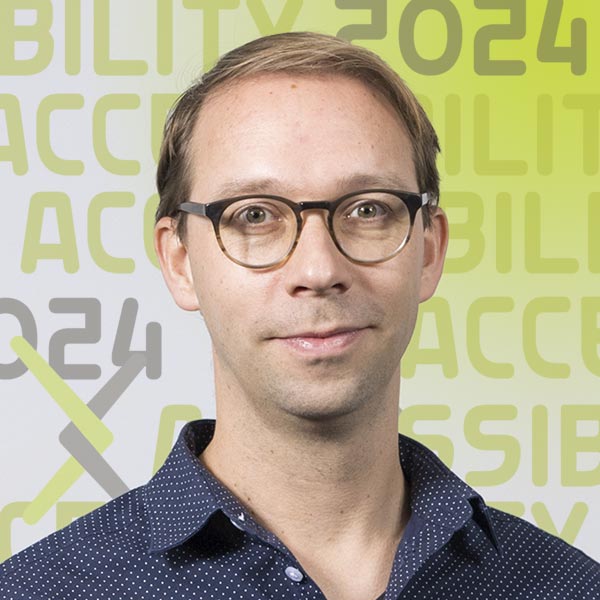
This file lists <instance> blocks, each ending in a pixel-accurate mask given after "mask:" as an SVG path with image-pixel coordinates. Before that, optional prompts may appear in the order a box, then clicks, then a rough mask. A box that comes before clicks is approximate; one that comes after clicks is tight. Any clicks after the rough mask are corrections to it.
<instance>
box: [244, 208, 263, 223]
mask: <svg viewBox="0 0 600 600" xmlns="http://www.w3.org/2000/svg"><path fill="white" fill-rule="evenodd" d="M268 215H269V211H268V210H266V209H265V208H264V207H262V206H249V207H248V208H245V209H244V210H242V211H241V212H240V214H239V217H240V218H241V219H243V220H244V221H246V222H247V223H250V224H251V225H259V224H260V223H264V221H265V220H266V219H267V217H268Z"/></svg>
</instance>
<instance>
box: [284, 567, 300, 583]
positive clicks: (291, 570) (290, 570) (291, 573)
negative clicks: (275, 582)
mask: <svg viewBox="0 0 600 600" xmlns="http://www.w3.org/2000/svg"><path fill="white" fill-rule="evenodd" d="M285 574H286V575H287V576H288V577H289V578H290V579H291V580H292V581H295V582H296V583H299V582H300V581H302V580H303V579H304V575H302V573H301V572H300V571H299V570H298V569H296V568H295V567H286V568H285Z"/></svg>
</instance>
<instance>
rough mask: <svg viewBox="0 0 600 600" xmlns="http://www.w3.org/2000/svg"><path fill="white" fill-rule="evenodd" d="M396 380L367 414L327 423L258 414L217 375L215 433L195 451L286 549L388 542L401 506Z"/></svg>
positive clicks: (402, 517)
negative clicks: (222, 382) (202, 449)
mask: <svg viewBox="0 0 600 600" xmlns="http://www.w3.org/2000/svg"><path fill="white" fill-rule="evenodd" d="M394 379H395V381H394V382H393V383H392V384H391V385H390V386H388V387H389V389H387V390H385V398H384V399H383V401H382V400H381V399H380V401H379V402H365V403H364V405H365V407H366V409H369V410H368V411H367V410H366V409H365V412H366V413H368V414H365V415H357V414H350V415H344V416H342V417H336V419H335V420H332V421H310V420H307V419H298V418H297V417H291V416H289V415H285V416H283V415H280V418H276V416H274V415H272V414H270V415H269V416H268V417H265V415H263V414H261V413H259V412H258V411H256V409H255V408H254V407H253V405H252V403H250V402H246V401H243V400H242V401H240V398H243V393H239V392H241V390H236V391H235V393H232V392H233V387H232V386H231V385H228V386H220V385H219V381H218V379H217V382H216V392H217V423H216V429H215V435H214V437H213V439H212V440H211V442H210V444H209V445H208V447H207V448H206V449H205V451H204V452H203V454H202V455H201V457H200V458H201V460H202V461H203V463H204V464H205V465H206V467H207V468H208V469H209V470H210V471H211V472H212V473H213V475H215V477H216V478H217V479H219V480H220V481H221V482H222V483H223V484H224V485H225V486H226V487H228V488H229V489H230V490H231V491H232V492H233V493H234V494H235V495H236V496H237V497H238V498H239V500H240V501H241V502H242V504H244V505H245V506H246V507H247V509H248V511H249V512H250V513H251V514H252V516H253V517H254V519H255V520H256V521H257V522H258V523H260V524H261V525H262V526H263V527H265V528H266V529H268V530H270V531H272V532H273V533H275V534H276V535H277V536H278V537H279V538H280V539H281V540H282V541H283V542H284V543H285V544H286V545H287V546H288V547H290V549H292V551H294V548H303V549H306V548H308V549H311V548H320V547H323V545H324V542H327V547H328V548H329V549H330V550H331V551H332V552H333V549H334V548H338V547H339V548H342V547H343V548H345V549H346V550H347V549H348V548H349V547H354V548H356V550H357V551H358V550H359V549H361V550H362V551H364V550H367V549H372V550H373V551H376V550H377V549H378V548H379V549H382V548H383V547H385V548H386V549H389V548H390V547H392V546H393V547H394V548H395V547H396V546H397V544H398V542H399V540H400V537H401V534H402V531H403V528H404V526H405V524H406V521H407V517H408V513H407V502H406V501H405V480H404V477H403V474H402V469H401V467H400V462H399V456H398V430H397V423H398V394H399V373H398V377H397V378H394ZM374 408H377V410H374ZM274 499H276V501H274ZM382 551H383V550H382Z"/></svg>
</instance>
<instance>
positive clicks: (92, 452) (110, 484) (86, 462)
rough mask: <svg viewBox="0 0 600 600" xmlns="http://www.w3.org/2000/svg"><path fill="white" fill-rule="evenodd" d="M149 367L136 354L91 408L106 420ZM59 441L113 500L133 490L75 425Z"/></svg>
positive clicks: (100, 391) (99, 395)
mask: <svg viewBox="0 0 600 600" xmlns="http://www.w3.org/2000/svg"><path fill="white" fill-rule="evenodd" d="M145 366H146V356H145V355H144V354H142V353H139V354H132V355H131V356H130V357H129V359H128V360H127V361H126V362H125V364H124V365H123V366H122V367H121V368H120V369H119V370H118V371H117V372H116V373H115V374H114V375H113V376H112V377H111V378H110V379H109V380H108V381H107V382H106V383H105V384H104V385H103V386H102V387H101V388H100V389H99V390H98V392H96V394H95V395H94V397H93V398H92V399H91V400H90V401H89V402H88V403H87V406H88V407H89V408H90V410H91V411H92V412H93V413H94V414H95V415H96V416H97V417H98V418H99V419H102V418H103V417H104V416H105V415H106V413H107V412H108V411H109V410H110V409H111V408H112V407H113V406H114V405H115V403H116V402H117V400H118V399H119V398H120V397H121V395H122V394H123V392H125V390H126V389H127V388H128V387H129V385H130V384H131V383H132V381H133V380H134V379H135V378H136V377H137V376H138V375H139V373H140V372H141V370H142V369H143V368H144V367H145ZM58 439H59V441H60V443H61V444H62V445H63V446H64V447H65V448H66V449H67V450H68V451H69V452H70V453H71V455H72V456H73V458H75V460H77V462H79V464H81V466H82V467H83V468H84V469H85V470H86V471H87V472H88V473H89V474H90V475H91V476H92V477H93V478H94V479H95V480H96V481H97V482H98V483H99V484H100V486H102V488H103V489H104V490H105V491H106V492H107V493H108V494H109V495H110V496H111V498H116V497H117V496H120V495H121V494H124V493H125V492H128V491H129V488H128V486H127V485H126V484H125V482H124V481H123V480H122V479H121V478H120V477H119V475H118V474H117V473H116V472H115V470H114V469H113V468H112V467H111V466H110V465H109V464H108V463H107V462H106V459H105V458H104V457H103V456H102V455H101V454H100V453H99V452H98V451H97V450H96V449H95V448H94V447H93V446H92V444H90V442H89V441H88V440H87V439H86V438H85V436H84V435H83V434H82V433H81V432H80V431H79V429H77V427H75V425H74V424H73V423H69V424H68V425H67V426H66V427H65V428H64V429H63V430H62V431H61V432H60V434H59V436H58Z"/></svg>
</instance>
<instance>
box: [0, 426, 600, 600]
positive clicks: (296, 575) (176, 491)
mask: <svg viewBox="0 0 600 600" xmlns="http://www.w3.org/2000/svg"><path fill="white" fill-rule="evenodd" d="M213 433H214V421H212V420H202V421H195V422H193V423H189V424H188V425H186V426H185V427H184V429H183V430H182V432H181V434H180V437H179V440H178V441H177V443H176V445H175V447H174V448H173V450H172V452H171V454H170V455H169V457H168V459H167V461H166V462H165V464H164V465H163V467H162V468H161V469H160V470H159V471H158V473H157V474H156V475H155V476H154V477H153V478H152V479H151V480H150V482H149V483H148V484H147V485H145V486H142V487H140V488H138V489H135V490H132V491H131V492H129V493H127V494H125V495H124V496H121V497H120V498H117V499H115V500H113V501H111V502H109V503H108V504H106V505H104V506H103V507H101V508H99V509H98V510H95V511H93V512H92V513H90V514H89V515H86V516H85V517H82V518H81V519H78V520H77V521H75V522H74V523H72V524H71V525H69V526H68V527H66V528H64V529H62V530H61V531H58V532H56V533H54V534H52V535H50V536H48V537H47V538H45V539H43V540H41V541H40V542H38V543H36V544H34V545H33V546H31V547H30V548H27V549H26V550H24V551H23V552H20V553H19V554H16V555H15V556H13V557H12V558H11V559H9V560H8V561H6V562H5V563H3V564H2V565H0V599H1V600H84V599H85V600H91V599H94V600H95V599H98V600H99V599H102V600H117V599H118V600H129V599H135V600H149V599H153V600H167V599H168V600H172V599H177V600H188V599H189V600H191V599H194V600H231V599H236V600H237V599H243V600H246V599H247V600H250V599H254V600H266V599H277V598H284V599H288V598H289V599H298V600H317V599H318V600H323V598H324V595H323V593H322V592H321V591H320V589H319V588H318V586H317V585H316V584H315V582H314V581H313V580H312V579H311V578H310V575H309V574H308V573H306V572H305V571H304V570H303V568H302V565H301V564H300V563H299V562H298V561H297V560H296V558H295V557H294V556H293V554H292V553H291V552H290V551H289V550H288V549H287V548H286V547H285V545H284V544H283V543H282V542H281V541H280V540H279V539H278V538H277V537H276V536H275V535H273V534H272V533H271V532H270V531H267V530H265V529H264V528H262V527H261V526H260V525H259V524H258V523H256V522H255V521H254V520H253V519H252V517H251V515H250V513H249V512H248V511H246V509H245V507H244V506H243V505H242V504H241V503H240V502H239V500H238V499H237V498H236V497H235V496H234V495H233V494H232V493H231V492H230V491H229V490H228V489H227V488H225V487H224V486H223V485H222V484H221V483H220V482H219V481H217V480H216V479H215V478H214V477H213V476H212V475H211V474H210V473H209V472H208V471H207V470H206V469H205V468H204V466H203V465H202V463H201V462H200V461H199V460H198V459H197V455H198V454H200V453H201V452H202V450H203V449H204V448H205V447H206V445H207V444H208V442H209V441H210V440H211V438H212V436H213ZM399 449H400V460H401V464H402V468H403V471H404V473H405V475H406V478H407V480H408V481H409V484H410V485H409V490H410V506H411V511H412V512H411V518H410V521H409V523H408V526H407V528H406V531H405V534H404V537H403V539H402V541H401V542H400V544H399V546H398V549H397V551H396V556H395V560H394V564H393V567H392V571H391V574H390V579H389V583H388V586H387V589H386V591H385V593H384V594H383V595H382V596H380V598H379V599H377V600H392V599H394V600H396V599H400V598H402V599H412V600H433V599H437V600H455V599H460V600H486V599H488V600H575V599H576V600H600V565H599V564H598V563H596V562H595V561H593V560H592V559H591V558H589V557H588V556H586V555H585V554H584V553H582V552H580V551H579V550H577V549H575V548H573V547H571V546H569V545H568V544H566V543H564V542H563V541H561V540H559V539H558V538H555V537H553V536H551V535H548V534H547V533H544V532H543V531H541V530H539V529H537V528H536V527H534V526H532V525H530V524H529V523H527V522H526V521H523V520H521V519H518V518H516V517H513V516H510V515H508V514H506V513H503V512H500V511H498V510H494V509H490V508H488V507H487V506H486V505H485V504H484V502H483V500H482V498H481V497H480V496H479V495H478V494H477V493H476V492H475V491H474V490H472V489H471V488H470V487H469V486H467V485H466V484H465V483H464V482H463V481H461V480H460V479H459V478H458V477H456V475H454V474H453V473H452V472H451V471H449V470H448V469H447V468H446V467H445V466H444V464H443V463H442V462H441V461H440V460H439V459H438V458H437V457H436V456H435V454H433V453H432V452H431V451H430V450H428V449H427V448H425V447H424V446H422V445H421V444H419V443H417V442H415V441H414V440H411V439H409V438H406V437H404V436H399ZM365 600H373V599H365Z"/></svg>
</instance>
